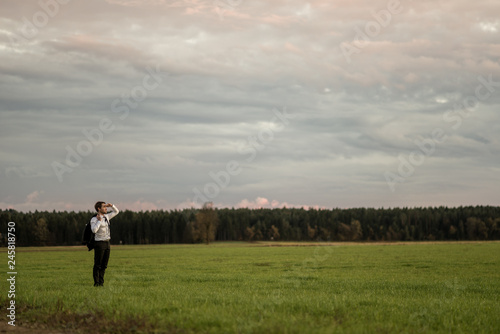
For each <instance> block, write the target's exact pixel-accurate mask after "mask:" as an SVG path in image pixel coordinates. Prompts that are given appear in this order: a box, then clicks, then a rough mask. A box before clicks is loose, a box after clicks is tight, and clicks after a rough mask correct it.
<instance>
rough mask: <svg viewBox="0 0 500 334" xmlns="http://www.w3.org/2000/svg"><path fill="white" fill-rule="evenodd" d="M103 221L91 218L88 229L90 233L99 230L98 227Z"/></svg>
mask: <svg viewBox="0 0 500 334" xmlns="http://www.w3.org/2000/svg"><path fill="white" fill-rule="evenodd" d="M103 221H104V220H101V221H99V220H98V219H97V217H92V219H91V220H90V229H91V230H92V233H96V232H97V231H98V230H99V227H101V222H103Z"/></svg>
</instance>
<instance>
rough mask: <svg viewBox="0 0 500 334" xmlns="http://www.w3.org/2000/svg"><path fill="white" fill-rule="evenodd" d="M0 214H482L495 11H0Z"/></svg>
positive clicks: (137, 5)
mask: <svg viewBox="0 0 500 334" xmlns="http://www.w3.org/2000/svg"><path fill="white" fill-rule="evenodd" d="M1 8H2V10H1V11H0V59H1V61H0V130H1V132H0V136H1V137H0V138H1V141H0V154H1V161H0V187H1V188H0V189H1V191H0V208H2V209H5V208H14V209H17V210H21V211H29V210H56V211H58V210H90V209H91V208H92V206H93V204H94V203H95V202H96V201H97V200H103V201H108V202H111V203H115V204H116V205H117V206H118V207H119V208H120V209H130V210H151V209H176V208H179V209H180V208H185V207H191V206H199V205H200V204H202V203H203V202H204V201H206V200H210V201H213V202H214V204H215V205H216V206H218V207H251V208H253V207H269V208H271V207H283V206H289V207H292V206H294V207H301V206H305V207H320V208H337V207H339V208H350V207H375V208H379V207H386V208H387V207H398V206H399V207H402V206H407V207H415V206H440V205H446V206H459V205H498V204H499V202H498V200H499V198H500V197H499V192H498V190H499V189H500V115H499V111H500V110H499V107H500V19H499V17H500V6H498V2H497V1H496V0H491V1H486V0H477V1H473V2H471V1H468V0H453V1H451V0H440V1H435V0H432V1H431V0H422V1H410V0H401V1H398V0H390V1H385V0H377V1H373V0H349V1H347V0H343V1H340V0H328V1H327V0H318V1H316V0H313V1H298V0H297V1H293V0H290V1H281V0H276V1H262V0H215V1H213V0H207V1H203V0H185V1H183V0H179V1H167V0H144V1H141V0H85V1H83V0H82V1H80V0H72V1H70V0H40V1H32V0H29V1H18V0H2V1H1Z"/></svg>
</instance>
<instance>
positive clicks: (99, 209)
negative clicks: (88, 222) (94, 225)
mask: <svg viewBox="0 0 500 334" xmlns="http://www.w3.org/2000/svg"><path fill="white" fill-rule="evenodd" d="M105 204H106V202H97V203H96V204H95V205H94V208H95V211H97V212H99V213H106V211H108V208H107V207H106V206H104V205H105ZM103 211H104V212H103Z"/></svg>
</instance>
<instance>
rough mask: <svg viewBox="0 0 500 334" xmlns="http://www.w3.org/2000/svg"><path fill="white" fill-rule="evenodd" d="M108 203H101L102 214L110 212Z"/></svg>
mask: <svg viewBox="0 0 500 334" xmlns="http://www.w3.org/2000/svg"><path fill="white" fill-rule="evenodd" d="M105 205H106V204H104V203H103V204H101V207H100V208H99V213H100V214H102V215H105V214H106V213H108V207H107V206H105Z"/></svg>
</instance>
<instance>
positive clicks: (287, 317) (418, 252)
mask: <svg viewBox="0 0 500 334" xmlns="http://www.w3.org/2000/svg"><path fill="white" fill-rule="evenodd" d="M2 251H3V252H2V254H4V258H5V260H4V267H5V270H4V272H7V271H8V270H7V269H6V265H7V254H6V252H5V251H6V249H2ZM92 265H93V252H87V251H86V248H84V247H51V248H49V247H47V248H18V249H17V253H16V269H17V272H18V275H17V281H16V304H17V306H18V309H17V323H18V325H21V326H36V327H49V328H60V329H61V328H62V329H64V328H66V329H69V330H71V331H74V332H77V331H80V332H82V333H92V332H106V333H113V332H116V333H123V332H139V333H140V332H148V333H149V332H151V333H500V316H499V315H500V301H499V300H500V243H499V242H488V243H436V244H432V243H413V244H389V245H380V244H332V245H329V246H325V245H324V244H322V245H307V246H306V244H300V243H297V244H295V245H292V244H287V243H274V244H267V243H256V244H249V243H215V244H211V245H208V246H207V245H150V246H140V245H136V246H132V245H131V246H112V249H111V258H110V262H109V266H108V270H107V272H106V277H105V279H106V281H105V286H104V287H103V288H94V287H93V286H92V285H93V281H92ZM1 282H2V283H1V285H0V286H1V288H2V291H6V290H8V289H7V282H6V280H5V279H4V280H2V281H1ZM0 298H1V300H2V304H3V305H6V304H5V303H6V301H7V294H6V293H2V296H1V297H0ZM2 309H3V312H5V308H4V307H2ZM3 317H4V321H6V320H5V316H3Z"/></svg>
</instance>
